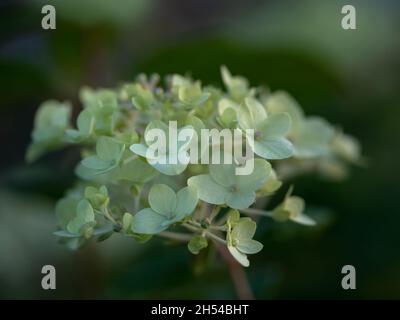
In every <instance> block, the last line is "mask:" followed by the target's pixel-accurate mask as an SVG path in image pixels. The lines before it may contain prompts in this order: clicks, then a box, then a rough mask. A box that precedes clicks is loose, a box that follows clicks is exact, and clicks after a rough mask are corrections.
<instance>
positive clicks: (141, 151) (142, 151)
mask: <svg viewBox="0 0 400 320" xmlns="http://www.w3.org/2000/svg"><path fill="white" fill-rule="evenodd" d="M129 149H130V150H131V151H132V152H133V153H135V154H137V155H139V156H142V157H145V158H147V157H148V156H149V154H150V153H149V154H148V153H147V150H148V147H147V146H146V145H144V144H140V143H135V144H133V145H131V146H130V148H129Z"/></svg>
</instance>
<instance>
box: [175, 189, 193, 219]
mask: <svg viewBox="0 0 400 320" xmlns="http://www.w3.org/2000/svg"><path fill="white" fill-rule="evenodd" d="M176 198H177V204H176V209H175V214H176V216H177V217H179V218H183V217H184V216H185V215H189V214H191V213H192V212H193V210H194V209H195V208H196V205H197V201H198V196H197V189H196V188H195V187H193V186H189V187H186V188H183V189H181V190H179V191H178V193H177V195H176Z"/></svg>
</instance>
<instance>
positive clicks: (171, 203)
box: [149, 184, 177, 217]
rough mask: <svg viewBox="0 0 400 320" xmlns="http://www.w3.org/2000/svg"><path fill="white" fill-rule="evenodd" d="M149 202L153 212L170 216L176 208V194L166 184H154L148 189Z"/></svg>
mask: <svg viewBox="0 0 400 320" xmlns="http://www.w3.org/2000/svg"><path fill="white" fill-rule="evenodd" d="M149 204H150V207H151V208H152V209H153V210H154V211H155V212H157V213H159V214H161V215H163V216H166V217H170V216H171V215H172V213H173V212H175V209H176V204H177V198H176V194H175V192H174V190H172V189H171V188H170V187H168V186H167V185H165V184H156V185H154V186H153V187H152V188H151V189H150V193H149Z"/></svg>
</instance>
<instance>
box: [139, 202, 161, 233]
mask: <svg viewBox="0 0 400 320" xmlns="http://www.w3.org/2000/svg"><path fill="white" fill-rule="evenodd" d="M166 222H168V219H167V218H166V217H165V216H162V215H160V214H158V213H157V212H155V211H153V210H152V209H150V208H146V209H143V210H140V211H139V212H138V213H136V214H135V215H134V216H133V220H132V231H133V232H135V233H142V234H156V233H159V232H161V231H164V230H165V229H167V228H168V226H169V225H168V223H166Z"/></svg>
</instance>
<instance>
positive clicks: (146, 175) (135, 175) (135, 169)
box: [117, 158, 159, 183]
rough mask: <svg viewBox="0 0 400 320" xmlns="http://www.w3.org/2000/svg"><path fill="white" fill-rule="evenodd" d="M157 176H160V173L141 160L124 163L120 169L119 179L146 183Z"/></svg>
mask: <svg viewBox="0 0 400 320" xmlns="http://www.w3.org/2000/svg"><path fill="white" fill-rule="evenodd" d="M157 175H159V173H158V171H156V170H155V169H154V168H153V167H152V166H150V165H149V164H148V163H147V162H146V161H145V160H142V159H140V158H139V159H134V160H131V161H128V162H126V163H124V164H123V165H122V166H121V167H120V168H119V171H118V174H117V179H118V180H128V181H132V182H136V183H144V182H147V181H150V180H151V179H153V178H155V177H156V176H157Z"/></svg>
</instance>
